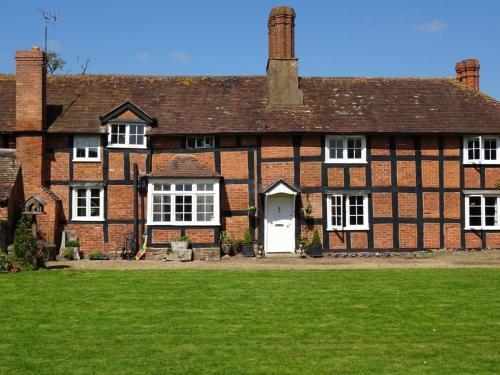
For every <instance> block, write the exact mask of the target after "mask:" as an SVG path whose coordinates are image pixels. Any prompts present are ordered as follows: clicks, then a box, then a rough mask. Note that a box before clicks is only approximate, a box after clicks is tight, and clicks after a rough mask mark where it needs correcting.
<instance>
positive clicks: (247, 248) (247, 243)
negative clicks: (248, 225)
mask: <svg viewBox="0 0 500 375" xmlns="http://www.w3.org/2000/svg"><path fill="white" fill-rule="evenodd" d="M241 254H242V255H243V256H244V257H254V256H255V253H254V251H253V241H252V234H251V233H250V229H247V230H246V231H245V234H244V235H243V243H242V245H241Z"/></svg>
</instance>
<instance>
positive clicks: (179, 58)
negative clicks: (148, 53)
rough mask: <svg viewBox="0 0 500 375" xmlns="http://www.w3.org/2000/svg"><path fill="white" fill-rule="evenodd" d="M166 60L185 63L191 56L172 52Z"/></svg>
mask: <svg viewBox="0 0 500 375" xmlns="http://www.w3.org/2000/svg"><path fill="white" fill-rule="evenodd" d="M168 58H169V59H171V60H174V61H177V62H186V61H189V60H191V56H189V55H188V54H187V53H184V52H174V53H171V54H170V55H168Z"/></svg>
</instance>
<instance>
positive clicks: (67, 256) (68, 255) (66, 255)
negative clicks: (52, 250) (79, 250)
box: [62, 249, 75, 260]
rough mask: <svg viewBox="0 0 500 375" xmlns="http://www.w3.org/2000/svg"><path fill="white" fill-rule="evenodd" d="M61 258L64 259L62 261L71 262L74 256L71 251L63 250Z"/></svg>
mask: <svg viewBox="0 0 500 375" xmlns="http://www.w3.org/2000/svg"><path fill="white" fill-rule="evenodd" d="M62 256H63V257H64V259H67V260H73V259H74V256H75V255H74V253H73V250H72V249H64V250H63V252H62Z"/></svg>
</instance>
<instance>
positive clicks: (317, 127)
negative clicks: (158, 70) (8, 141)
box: [0, 75, 500, 135]
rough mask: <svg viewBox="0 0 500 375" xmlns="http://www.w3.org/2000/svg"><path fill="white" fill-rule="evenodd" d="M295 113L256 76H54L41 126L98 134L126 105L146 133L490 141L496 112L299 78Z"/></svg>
mask: <svg viewBox="0 0 500 375" xmlns="http://www.w3.org/2000/svg"><path fill="white" fill-rule="evenodd" d="M299 82H300V88H301V89H302V91H303V93H304V105H303V106H299V107H293V108H276V107H269V106H268V102H267V79H266V77H265V76H238V77H156V76H124V75H85V76H80V75H54V76H49V77H48V78H47V105H48V108H47V126H48V131H49V132H56V133H75V132H79V133H100V132H101V131H102V129H103V128H102V126H101V125H100V123H99V116H102V115H105V114H106V113H108V112H109V111H110V110H112V109H113V108H116V107H117V106H119V105H121V104H123V103H124V102H126V101H131V102H133V103H134V104H135V105H136V106H137V107H138V108H140V109H141V110H142V111H144V112H146V113H148V114H150V115H151V116H153V117H154V118H155V119H156V120H157V126H156V127H154V128H152V129H151V133H150V134H153V135H155V134H164V135H173V134H177V135H189V134H217V133H219V134H224V133H225V134H238V133H239V134H242V133H264V132H267V133H285V132H287V133H289V132H295V133H300V132H309V133H311V132H318V133H327V132H341V133H375V132H387V133H453V134H456V133H462V134H466V133H470V132H471V131H472V132H474V133H485V134H486V133H500V103H499V102H498V101H497V100H495V99H493V98H491V97H489V96H487V95H485V94H483V93H480V92H476V91H474V90H472V89H470V88H468V87H467V86H465V85H463V84H461V83H459V82H458V81H457V80H456V79H452V78H342V77H333V78H332V77H325V78H321V77H301V78H300V80H299ZM14 126H15V77H14V75H0V133H1V132H9V131H12V130H13V129H14Z"/></svg>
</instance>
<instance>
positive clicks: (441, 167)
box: [426, 135, 444, 249]
mask: <svg viewBox="0 0 500 375" xmlns="http://www.w3.org/2000/svg"><path fill="white" fill-rule="evenodd" d="M438 145H439V247H440V248H441V249H443V248H444V158H443V156H444V137H443V136H442V135H440V136H439V138H438ZM426 221H428V220H426Z"/></svg>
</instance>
